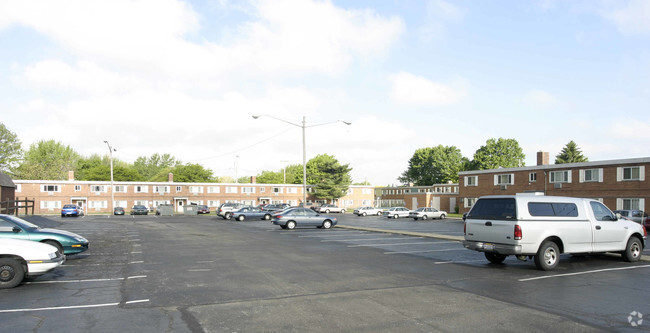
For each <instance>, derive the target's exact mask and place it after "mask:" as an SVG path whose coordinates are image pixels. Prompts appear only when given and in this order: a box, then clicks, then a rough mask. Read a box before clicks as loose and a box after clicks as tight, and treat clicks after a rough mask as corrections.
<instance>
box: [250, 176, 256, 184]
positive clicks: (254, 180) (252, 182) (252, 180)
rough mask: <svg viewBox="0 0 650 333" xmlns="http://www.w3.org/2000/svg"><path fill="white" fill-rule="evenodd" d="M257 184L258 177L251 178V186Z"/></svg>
mask: <svg viewBox="0 0 650 333" xmlns="http://www.w3.org/2000/svg"><path fill="white" fill-rule="evenodd" d="M255 183H257V177H255V176H251V184H255Z"/></svg>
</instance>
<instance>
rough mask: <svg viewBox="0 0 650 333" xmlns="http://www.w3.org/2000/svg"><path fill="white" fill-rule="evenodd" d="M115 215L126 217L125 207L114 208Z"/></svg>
mask: <svg viewBox="0 0 650 333" xmlns="http://www.w3.org/2000/svg"><path fill="white" fill-rule="evenodd" d="M113 215H124V208H123V207H115V208H113Z"/></svg>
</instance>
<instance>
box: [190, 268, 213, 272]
mask: <svg viewBox="0 0 650 333" xmlns="http://www.w3.org/2000/svg"><path fill="white" fill-rule="evenodd" d="M187 271H188V272H210V271H212V270H211V269H209V268H197V269H188V270H187Z"/></svg>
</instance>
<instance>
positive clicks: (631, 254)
mask: <svg viewBox="0 0 650 333" xmlns="http://www.w3.org/2000/svg"><path fill="white" fill-rule="evenodd" d="M642 250H643V245H642V243H641V240H639V238H637V237H630V239H629V240H628V241H627V246H626V247H625V251H624V252H623V253H622V254H623V259H624V260H625V261H629V262H634V261H639V260H640V259H641V251H642Z"/></svg>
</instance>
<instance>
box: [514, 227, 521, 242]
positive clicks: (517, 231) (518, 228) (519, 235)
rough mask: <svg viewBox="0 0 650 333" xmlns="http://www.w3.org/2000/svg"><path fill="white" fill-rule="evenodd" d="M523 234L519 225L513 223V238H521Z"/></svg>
mask: <svg viewBox="0 0 650 333" xmlns="http://www.w3.org/2000/svg"><path fill="white" fill-rule="evenodd" d="M522 236H523V232H522V231H521V226H520V225H518V224H517V225H515V240H521V237H522Z"/></svg>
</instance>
